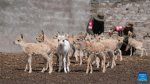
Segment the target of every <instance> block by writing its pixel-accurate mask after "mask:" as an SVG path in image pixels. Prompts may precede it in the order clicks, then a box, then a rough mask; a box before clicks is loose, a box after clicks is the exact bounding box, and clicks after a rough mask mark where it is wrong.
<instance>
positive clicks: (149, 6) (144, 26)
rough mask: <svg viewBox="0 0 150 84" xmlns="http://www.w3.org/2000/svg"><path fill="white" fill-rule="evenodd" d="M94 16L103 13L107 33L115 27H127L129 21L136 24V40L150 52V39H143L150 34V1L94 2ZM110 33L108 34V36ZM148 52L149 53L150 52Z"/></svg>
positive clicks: (100, 0) (111, 0)
mask: <svg viewBox="0 0 150 84" xmlns="http://www.w3.org/2000/svg"><path fill="white" fill-rule="evenodd" d="M92 1H93V3H92V4H91V6H92V9H91V11H92V15H93V14H96V13H97V12H103V13H104V14H105V15H106V17H107V20H106V23H105V32H108V31H109V29H110V28H111V27H112V26H113V25H114V26H120V25H125V23H126V22H127V21H131V22H133V23H134V30H135V31H134V32H135V33H136V35H137V37H136V39H137V40H138V41H141V42H143V43H144V47H145V48H146V49H149V50H150V38H146V39H143V36H145V35H146V34H147V33H148V34H150V0H127V1H126V0H122V2H121V0H119V2H117V0H105V1H110V2H109V3H106V2H102V0H97V1H96V0H92ZM107 34H108V33H106V35H107ZM149 50H148V52H150V51H149Z"/></svg>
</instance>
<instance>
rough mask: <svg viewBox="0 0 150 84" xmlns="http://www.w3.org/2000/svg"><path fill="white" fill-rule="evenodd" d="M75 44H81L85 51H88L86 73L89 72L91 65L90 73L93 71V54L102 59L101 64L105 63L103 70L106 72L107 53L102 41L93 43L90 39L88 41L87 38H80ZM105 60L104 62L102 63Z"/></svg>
mask: <svg viewBox="0 0 150 84" xmlns="http://www.w3.org/2000/svg"><path fill="white" fill-rule="evenodd" d="M74 43H75V44H79V45H80V46H81V48H82V50H83V51H84V53H87V57H88V59H87V70H86V73H87V74H88V72H89V66H90V68H91V71H90V73H93V69H92V62H93V60H92V59H93V58H94V57H93V56H97V57H99V59H100V62H101V65H102V64H103V66H102V67H103V70H102V72H103V73H105V71H106V68H105V60H106V59H105V54H104V45H103V44H102V43H100V42H99V43H98V42H95V43H91V42H89V41H86V40H85V39H82V38H78V39H76V40H75V42H74ZM102 62H103V63H102Z"/></svg>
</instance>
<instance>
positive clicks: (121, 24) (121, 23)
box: [118, 21, 126, 26]
mask: <svg viewBox="0 0 150 84" xmlns="http://www.w3.org/2000/svg"><path fill="white" fill-rule="evenodd" d="M118 23H119V24H118V26H124V25H125V24H126V22H124V21H122V22H118Z"/></svg>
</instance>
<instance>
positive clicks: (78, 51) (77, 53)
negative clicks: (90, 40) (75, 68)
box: [73, 33, 87, 65]
mask: <svg viewBox="0 0 150 84" xmlns="http://www.w3.org/2000/svg"><path fill="white" fill-rule="evenodd" d="M85 37H86V33H85V34H82V35H77V36H73V41H74V40H76V39H78V38H80V39H81V38H82V39H85ZM74 48H75V58H76V61H80V65H81V64H82V58H83V55H84V56H85V57H86V58H87V56H86V55H85V53H84V52H83V50H82V48H81V46H80V45H79V44H75V43H74ZM78 56H79V57H80V59H78Z"/></svg>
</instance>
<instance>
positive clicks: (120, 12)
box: [117, 8, 128, 15]
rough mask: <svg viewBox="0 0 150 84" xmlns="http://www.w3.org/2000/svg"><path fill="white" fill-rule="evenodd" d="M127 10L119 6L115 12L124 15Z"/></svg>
mask: <svg viewBox="0 0 150 84" xmlns="http://www.w3.org/2000/svg"><path fill="white" fill-rule="evenodd" d="M127 13H128V12H127V11H126V10H125V9H124V8H121V9H119V10H118V12H117V14H122V15H126V14H127Z"/></svg>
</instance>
